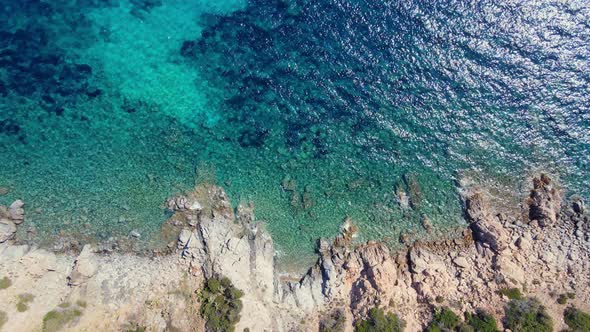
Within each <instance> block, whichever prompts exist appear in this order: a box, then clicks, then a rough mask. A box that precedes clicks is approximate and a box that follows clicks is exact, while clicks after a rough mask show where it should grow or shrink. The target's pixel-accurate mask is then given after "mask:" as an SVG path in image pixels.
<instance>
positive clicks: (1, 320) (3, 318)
mask: <svg viewBox="0 0 590 332" xmlns="http://www.w3.org/2000/svg"><path fill="white" fill-rule="evenodd" d="M6 322H8V315H7V314H6V313H5V312H4V311H0V330H2V326H4V324H6Z"/></svg>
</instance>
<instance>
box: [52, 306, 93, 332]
mask: <svg viewBox="0 0 590 332" xmlns="http://www.w3.org/2000/svg"><path fill="white" fill-rule="evenodd" d="M82 310H83V308H81V307H79V306H77V305H75V306H72V305H70V304H69V303H67V302H65V303H62V304H60V305H59V306H58V307H57V308H55V309H54V310H51V311H50V312H48V313H47V314H45V316H44V317H43V332H53V331H60V330H62V329H63V328H64V327H65V326H67V325H68V324H70V323H72V322H73V321H74V320H76V319H77V318H79V317H80V316H82V313H83V312H82Z"/></svg>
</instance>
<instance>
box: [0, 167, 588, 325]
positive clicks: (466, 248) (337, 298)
mask: <svg viewBox="0 0 590 332" xmlns="http://www.w3.org/2000/svg"><path fill="white" fill-rule="evenodd" d="M562 195H563V192H562V190H560V188H559V187H558V186H557V185H556V184H555V183H554V182H553V181H552V180H551V179H550V178H549V177H548V176H546V175H540V176H539V177H537V178H535V179H534V180H533V188H532V189H531V192H530V196H529V197H528V198H527V200H526V202H524V204H523V206H522V215H517V216H513V215H505V214H502V213H496V212H495V209H494V207H493V206H491V205H490V203H489V202H490V200H489V199H488V197H487V195H486V194H485V193H484V192H483V191H482V190H480V189H478V188H476V187H465V188H463V200H464V202H465V215H466V219H467V221H468V222H469V226H468V227H467V228H466V229H465V231H464V232H463V236H462V237H461V238H457V239H454V240H444V241H440V242H421V241H417V242H414V243H412V244H409V245H408V246H407V248H406V249H404V250H399V251H395V252H392V251H390V249H389V248H388V247H387V246H385V245H384V244H383V243H379V242H374V241H372V242H368V243H363V244H357V243H355V241H354V237H355V233H356V231H357V230H356V227H355V226H354V225H353V223H352V221H350V220H346V221H345V222H344V223H343V225H342V228H341V231H342V232H341V235H340V236H338V237H337V238H335V239H333V240H320V241H319V243H318V260H317V263H316V264H315V265H314V266H312V267H311V268H310V269H309V271H308V272H307V273H305V274H304V275H303V276H301V277H299V276H295V277H294V276H284V275H280V273H279V270H278V268H277V264H276V257H275V249H274V246H273V241H272V238H271V237H270V236H269V234H268V233H267V232H266V231H265V230H264V224H263V223H259V222H257V221H256V220H255V218H254V213H253V207H252V206H242V205H240V206H238V207H237V209H235V210H234V209H233V208H232V206H231V204H230V202H229V199H228V197H227V195H226V194H225V192H224V191H223V190H222V189H221V188H218V187H215V186H206V185H202V186H199V187H197V188H195V190H194V191H193V192H190V193H187V194H186V195H183V196H179V197H174V198H171V199H170V200H169V201H168V202H167V206H168V208H169V209H170V210H172V211H174V214H173V216H172V217H171V218H170V219H169V220H168V221H167V222H166V223H165V224H164V225H163V226H162V232H163V233H165V234H174V236H175V237H176V235H177V234H178V240H177V241H176V242H175V244H174V246H173V247H174V248H170V251H171V252H172V254H170V255H160V256H155V257H144V256H138V255H132V254H124V253H110V254H104V250H102V249H101V248H98V247H96V246H92V245H86V246H84V249H83V250H82V251H81V252H80V253H79V254H78V255H72V254H67V253H64V254H55V253H53V252H50V251H47V250H44V249H38V248H35V247H32V246H27V245H17V244H14V243H12V240H11V239H12V238H13V236H14V233H15V232H16V227H17V224H19V223H20V222H21V221H22V220H25V218H24V210H23V205H24V204H23V202H15V203H14V204H13V205H11V206H10V208H8V209H2V210H0V226H1V228H0V231H1V232H0V235H1V237H0V278H6V279H4V280H5V281H6V283H7V284H8V286H7V287H3V288H1V289H0V295H1V296H0V311H2V312H4V313H5V316H6V319H5V320H6V321H5V323H4V326H3V328H0V329H1V330H5V331H38V330H44V329H45V330H47V324H48V323H47V322H48V321H50V322H55V319H54V320H51V319H53V318H52V317H53V316H51V317H50V318H51V319H49V320H48V319H47V316H48V313H50V312H54V314H53V315H54V316H55V315H57V316H58V317H62V316H63V317H66V318H67V319H65V318H64V322H62V323H63V324H61V325H60V326H59V327H60V328H63V329H64V330H71V331H93V330H99V329H103V330H107V331H119V330H132V329H134V328H140V327H141V328H145V329H146V330H148V331H203V330H205V321H204V320H203V319H202V318H201V317H200V315H199V297H198V295H197V294H198V290H199V289H200V288H201V287H202V285H203V282H204V281H205V280H207V279H209V278H216V277H227V278H229V280H231V282H232V283H233V285H234V286H235V287H236V288H237V289H240V290H241V291H242V292H243V293H244V295H243V297H242V298H241V301H242V303H243V307H242V310H241V315H240V317H241V319H240V320H239V322H238V323H237V326H236V331H243V330H244V329H249V330H250V331H317V330H318V329H319V327H320V326H323V324H324V325H325V321H326V320H329V319H330V317H335V316H337V317H339V319H340V320H342V322H343V324H342V327H343V328H344V330H345V331H352V330H353V327H352V326H353V322H354V321H355V320H357V319H359V318H362V317H365V315H366V314H367V311H368V310H369V309H370V308H373V307H380V308H383V309H384V310H385V311H391V312H394V313H396V314H397V315H398V316H399V317H401V318H402V319H403V320H404V321H405V322H406V331H420V330H422V329H423V328H424V327H425V326H426V325H427V324H428V322H429V321H430V320H431V318H432V312H433V310H432V309H433V307H435V306H441V305H444V306H447V307H449V308H451V309H452V310H454V311H456V312H457V313H462V312H465V311H474V310H476V309H483V310H485V311H487V312H489V313H491V314H492V315H493V316H494V317H495V318H496V319H497V321H498V323H501V317H502V315H503V312H504V307H505V306H506V303H507V301H508V299H507V297H506V295H502V291H501V290H503V289H512V288H518V289H520V290H522V291H523V292H524V293H526V295H527V296H534V297H537V298H538V299H540V301H541V302H542V303H543V304H544V305H545V306H546V308H547V310H548V312H549V314H550V315H551V316H552V317H553V320H554V323H555V329H556V330H561V329H563V328H565V327H566V326H565V323H564V322H563V318H562V317H563V310H564V309H565V306H564V305H563V304H560V303H558V301H557V298H558V297H559V295H561V294H572V295H571V297H572V299H570V300H569V302H570V304H573V305H575V306H576V307H578V308H580V309H583V310H586V311H588V310H589V309H590V293H589V292H588V289H590V221H589V217H588V215H587V211H586V209H585V206H584V202H583V200H582V199H581V198H578V197H573V198H572V199H570V200H563V199H562ZM171 247H172V246H171ZM22 294H30V295H31V296H26V298H31V297H32V300H31V301H28V302H27V310H24V311H20V310H18V306H17V304H18V303H20V302H19V299H21V298H23V296H22ZM21 302H22V301H21ZM66 304H67V305H66ZM82 304H83V305H82ZM74 310H75V311H74ZM73 313H75V315H74V314H73ZM60 315H61V316H60ZM60 322H61V321H60Z"/></svg>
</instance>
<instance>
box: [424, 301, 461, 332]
mask: <svg viewBox="0 0 590 332" xmlns="http://www.w3.org/2000/svg"><path fill="white" fill-rule="evenodd" d="M461 323H462V322H461V318H460V317H459V316H457V314H455V313H454V312H453V311H452V310H451V309H449V308H447V307H436V308H434V316H433V318H432V321H431V322H430V324H429V325H428V327H427V328H426V332H439V331H456V330H457V329H458V328H459V326H460V325H461Z"/></svg>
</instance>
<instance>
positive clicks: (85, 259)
mask: <svg viewBox="0 0 590 332" xmlns="http://www.w3.org/2000/svg"><path fill="white" fill-rule="evenodd" d="M97 271H98V265H97V261H96V257H95V255H94V253H93V249H92V246H91V245H89V244H87V245H85V246H84V248H83V249H82V252H81V253H80V255H79V256H78V258H76V262H75V263H74V268H73V270H72V273H71V274H70V276H69V277H68V280H69V285H70V286H78V285H81V284H83V283H85V282H86V281H87V280H88V279H90V278H92V277H93V276H94V275H95V274H96V272H97Z"/></svg>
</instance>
